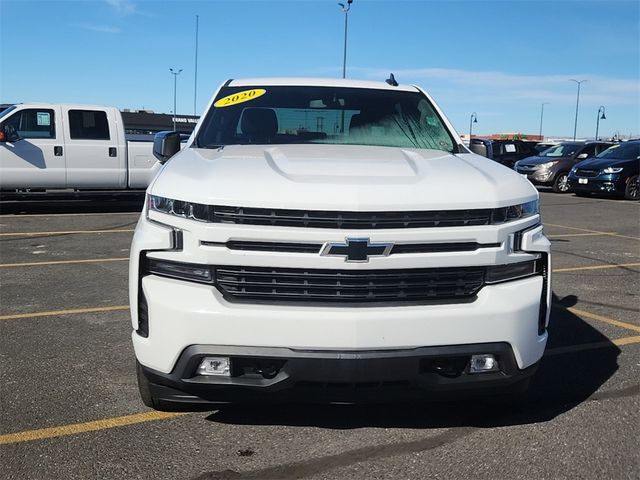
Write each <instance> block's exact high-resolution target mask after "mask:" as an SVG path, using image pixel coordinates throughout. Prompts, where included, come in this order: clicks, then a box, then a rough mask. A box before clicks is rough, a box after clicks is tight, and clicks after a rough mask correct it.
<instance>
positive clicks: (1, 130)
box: [0, 125, 22, 143]
mask: <svg viewBox="0 0 640 480" xmlns="http://www.w3.org/2000/svg"><path fill="white" fill-rule="evenodd" d="M18 140H22V137H21V136H20V135H18V131H17V130H16V129H15V127H14V126H13V125H2V127H0V142H3V143H4V142H9V143H13V142H17V141H18Z"/></svg>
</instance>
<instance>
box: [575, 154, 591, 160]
mask: <svg viewBox="0 0 640 480" xmlns="http://www.w3.org/2000/svg"><path fill="white" fill-rule="evenodd" d="M576 158H577V159H578V160H584V159H585V158H589V154H588V153H581V154H580V155H578V156H577V157H576Z"/></svg>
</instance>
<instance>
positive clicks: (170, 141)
mask: <svg viewBox="0 0 640 480" xmlns="http://www.w3.org/2000/svg"><path fill="white" fill-rule="evenodd" d="M179 151H180V133H178V132H158V133H156V136H155V137H154V139H153V155H154V156H155V157H156V158H157V159H158V161H159V162H160V163H165V162H166V161H167V160H169V159H170V158H171V157H173V156H174V155H175V154H176V153H178V152H179Z"/></svg>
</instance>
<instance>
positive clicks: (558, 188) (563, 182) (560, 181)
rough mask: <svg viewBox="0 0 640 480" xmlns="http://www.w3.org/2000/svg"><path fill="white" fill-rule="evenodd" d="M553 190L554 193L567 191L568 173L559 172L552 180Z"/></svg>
mask: <svg viewBox="0 0 640 480" xmlns="http://www.w3.org/2000/svg"><path fill="white" fill-rule="evenodd" d="M551 188H553V191H554V192H556V193H569V174H568V173H567V172H560V173H559V174H558V175H556V178H555V179H554V180H553V186H552V187H551Z"/></svg>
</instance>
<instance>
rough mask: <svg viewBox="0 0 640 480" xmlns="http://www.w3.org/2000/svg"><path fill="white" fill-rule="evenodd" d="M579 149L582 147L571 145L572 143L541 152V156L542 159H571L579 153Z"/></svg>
mask: <svg viewBox="0 0 640 480" xmlns="http://www.w3.org/2000/svg"><path fill="white" fill-rule="evenodd" d="M578 148H580V145H576V144H571V143H569V144H561V145H555V146H553V147H551V148H547V149H546V150H544V151H543V152H541V153H540V155H539V156H540V157H571V156H573V155H574V154H575V153H576V152H577V151H578Z"/></svg>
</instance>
